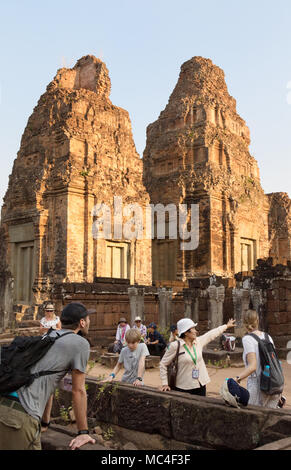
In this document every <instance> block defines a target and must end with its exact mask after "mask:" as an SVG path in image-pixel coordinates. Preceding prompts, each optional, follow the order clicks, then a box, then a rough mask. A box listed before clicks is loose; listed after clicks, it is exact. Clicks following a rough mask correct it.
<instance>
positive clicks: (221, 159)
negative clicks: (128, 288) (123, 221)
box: [144, 57, 269, 280]
mask: <svg viewBox="0 0 291 470" xmlns="http://www.w3.org/2000/svg"><path fill="white" fill-rule="evenodd" d="M249 145H250V133H249V129H248V127H247V126H246V123H245V122H244V120H243V119H242V118H241V117H240V116H239V115H238V113H237V111H236V101H235V99H234V98H232V97H231V96H230V95H229V93H228V90H227V86H226V83H225V78H224V72H223V71H222V70H221V69H220V68H219V67H217V66H215V65H214V64H213V63H212V62H211V60H209V59H204V58H202V57H193V58H192V59H190V60H189V61H187V62H185V63H184V64H183V65H182V67H181V72H180V76H179V80H178V82H177V85H176V87H175V89H174V91H173V93H172V94H171V96H170V99H169V102H168V104H167V106H166V108H165V109H164V111H162V112H161V114H160V116H159V118H158V120H157V121H156V122H154V123H152V124H150V125H149V126H148V128H147V143H146V148H145V151H144V182H145V186H146V188H147V190H148V192H149V194H150V198H151V203H152V204H158V203H161V204H164V205H167V204H175V205H178V204H186V203H187V204H188V207H189V208H190V205H191V204H196V205H199V243H198V247H197V248H196V249H193V250H187V251H186V250H181V249H180V241H179V240H178V241H177V240H174V239H171V237H169V236H166V238H165V239H156V240H154V242H153V247H152V249H153V280H174V279H186V278H193V277H201V276H207V275H209V274H213V273H214V274H217V275H222V276H231V275H233V274H234V273H236V272H239V271H249V270H251V269H252V268H254V266H255V264H256V260H257V258H260V257H265V256H268V253H269V248H268V245H269V243H268V207H269V202H268V198H267V197H266V196H265V194H264V192H263V190H262V187H261V184H260V176H259V170H258V165H257V162H256V160H255V159H254V158H253V157H252V156H251V155H250V153H249ZM168 222H169V224H170V222H171V220H170V219H169V220H168ZM188 222H189V221H188ZM196 228H197V227H196Z"/></svg>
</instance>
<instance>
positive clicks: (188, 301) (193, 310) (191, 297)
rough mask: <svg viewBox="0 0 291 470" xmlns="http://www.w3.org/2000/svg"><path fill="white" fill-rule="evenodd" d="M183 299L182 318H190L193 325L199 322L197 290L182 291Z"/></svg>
mask: <svg viewBox="0 0 291 470" xmlns="http://www.w3.org/2000/svg"><path fill="white" fill-rule="evenodd" d="M183 298H184V304H185V311H184V317H185V318H191V320H193V321H194V323H198V321H199V289H184V290H183Z"/></svg>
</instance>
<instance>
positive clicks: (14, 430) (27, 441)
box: [0, 397, 41, 450]
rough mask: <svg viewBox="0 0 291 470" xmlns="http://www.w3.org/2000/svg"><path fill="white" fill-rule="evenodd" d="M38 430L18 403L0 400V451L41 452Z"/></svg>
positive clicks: (36, 422) (34, 421) (31, 418)
mask: <svg viewBox="0 0 291 470" xmlns="http://www.w3.org/2000/svg"><path fill="white" fill-rule="evenodd" d="M40 429H41V427H40V422H39V421H38V420H37V419H35V418H33V417H32V416H30V415H29V414H28V413H26V411H25V410H24V408H22V406H21V405H20V403H18V402H15V401H13V400H10V399H9V398H3V397H1V398H0V450H41V442H40Z"/></svg>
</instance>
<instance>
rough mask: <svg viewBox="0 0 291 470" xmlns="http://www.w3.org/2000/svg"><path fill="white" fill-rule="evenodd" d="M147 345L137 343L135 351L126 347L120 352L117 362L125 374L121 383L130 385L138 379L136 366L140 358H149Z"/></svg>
mask: <svg viewBox="0 0 291 470" xmlns="http://www.w3.org/2000/svg"><path fill="white" fill-rule="evenodd" d="M149 355H150V353H149V350H148V348H147V345H146V344H144V343H139V344H138V346H137V348H136V350H135V351H131V350H130V349H129V347H128V346H126V347H125V348H123V349H122V350H121V353H120V355H119V359H118V362H120V363H121V364H123V365H124V369H125V372H124V374H123V376H122V379H121V381H122V382H127V383H129V384H132V383H133V382H135V380H136V378H137V377H138V375H137V374H138V364H139V360H140V358H141V357H142V356H149Z"/></svg>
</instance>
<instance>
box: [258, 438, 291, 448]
mask: <svg viewBox="0 0 291 470" xmlns="http://www.w3.org/2000/svg"><path fill="white" fill-rule="evenodd" d="M254 450H291V437H286V438H284V439H279V440H278V441H274V442H271V443H270V444H265V445H264V446H261V447H257V448H256V449H254Z"/></svg>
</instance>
